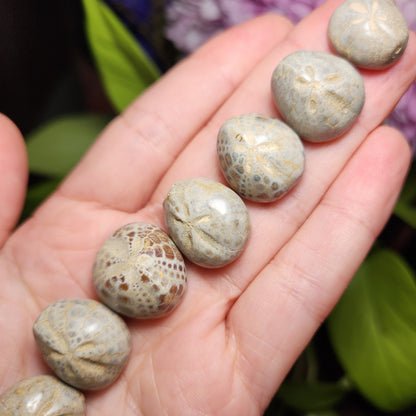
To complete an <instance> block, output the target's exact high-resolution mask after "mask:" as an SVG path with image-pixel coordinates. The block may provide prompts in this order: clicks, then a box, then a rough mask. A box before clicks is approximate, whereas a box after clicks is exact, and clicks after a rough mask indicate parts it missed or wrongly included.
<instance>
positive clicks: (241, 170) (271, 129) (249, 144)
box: [217, 113, 305, 202]
mask: <svg viewBox="0 0 416 416" xmlns="http://www.w3.org/2000/svg"><path fill="white" fill-rule="evenodd" d="M217 152H218V158H219V163H220V167H221V170H222V173H223V174H224V176H225V178H226V179H227V182H228V183H229V184H230V186H231V187H232V188H233V189H234V190H235V191H236V192H237V193H238V194H239V195H241V196H242V197H244V198H246V199H249V200H252V201H256V202H272V201H275V200H277V199H279V198H281V197H282V196H283V195H284V194H286V193H287V192H288V191H289V190H290V189H291V188H292V187H293V186H294V185H295V183H296V182H297V181H298V180H299V178H300V177H301V176H302V174H303V170H304V166H305V154H304V151H303V144H302V141H301V140H300V138H299V136H298V135H297V134H296V133H295V132H294V131H293V130H292V129H291V128H290V127H289V126H287V125H286V124H285V123H283V122H281V121H280V120H278V119H274V118H270V117H265V116H262V115H259V114H253V113H252V114H243V115H240V116H237V117H233V118H231V119H229V120H227V121H226V122H225V123H224V124H223V125H222V127H221V128H220V131H219V133H218V140H217Z"/></svg>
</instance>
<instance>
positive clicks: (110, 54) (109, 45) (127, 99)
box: [83, 0, 160, 112]
mask: <svg viewBox="0 0 416 416" xmlns="http://www.w3.org/2000/svg"><path fill="white" fill-rule="evenodd" d="M83 4H84V9H85V16H86V30H87V36H88V40H89V44H90V48H91V51H92V54H93V56H94V58H95V61H96V64H97V68H98V71H99V73H100V76H101V79H102V81H103V84H104V88H105V90H106V92H107V95H108V97H109V98H110V100H111V102H112V104H113V106H114V108H115V109H116V111H118V112H121V111H122V110H124V108H125V107H127V105H128V104H130V103H131V102H132V101H133V100H134V98H136V97H137V96H138V95H139V94H140V93H141V92H142V91H143V90H144V89H145V88H146V87H148V86H149V85H150V84H151V83H153V82H154V81H155V80H156V79H157V78H158V77H159V76H160V71H159V70H158V68H157V67H156V66H155V64H154V63H153V62H152V61H151V60H150V59H149V57H148V56H147V54H146V53H145V52H144V51H143V49H142V48H141V46H140V44H139V42H137V41H136V39H135V38H134V37H133V36H132V35H131V33H130V32H129V31H128V30H127V29H126V27H125V26H124V25H123V24H122V23H121V22H120V21H119V19H118V18H117V16H116V15H115V14H114V13H113V12H112V10H111V9H110V8H109V7H108V6H107V5H106V4H104V3H103V2H101V1H100V0H84V1H83Z"/></svg>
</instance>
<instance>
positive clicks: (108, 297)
mask: <svg viewBox="0 0 416 416" xmlns="http://www.w3.org/2000/svg"><path fill="white" fill-rule="evenodd" d="M93 278H94V285H95V288H96V290H97V293H98V295H99V297H100V298H101V300H102V301H103V302H104V303H105V304H106V305H107V306H109V307H110V308H111V309H113V310H115V311H117V312H119V313H121V314H123V315H126V316H129V317H132V318H138V319H143V318H159V317H162V316H165V315H167V314H168V313H170V312H172V311H173V309H175V307H176V306H177V305H178V304H179V302H180V301H181V299H182V297H183V295H184V294H185V291H186V289H187V276H186V268H185V262H184V260H183V257H182V255H181V253H180V252H179V250H178V249H177V247H176V246H175V244H174V243H173V241H172V240H171V239H170V238H169V236H168V235H167V234H166V233H165V232H164V231H163V230H162V229H161V228H159V227H157V226H156V225H152V224H146V223H141V222H137V223H131V224H127V225H124V226H123V227H121V228H119V229H118V230H117V231H115V232H114V233H113V234H112V235H111V236H110V237H109V238H108V239H107V240H106V241H105V243H104V244H103V245H102V247H101V248H100V249H99V251H98V253H97V256H96V259H95V263H94V268H93Z"/></svg>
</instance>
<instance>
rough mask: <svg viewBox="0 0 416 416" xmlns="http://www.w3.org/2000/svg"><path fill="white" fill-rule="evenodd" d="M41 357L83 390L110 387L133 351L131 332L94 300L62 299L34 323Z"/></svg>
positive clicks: (118, 318) (116, 316)
mask: <svg viewBox="0 0 416 416" xmlns="http://www.w3.org/2000/svg"><path fill="white" fill-rule="evenodd" d="M33 333H34V335H35V339H36V342H37V344H38V347H39V349H40V351H41V354H42V357H43V358H44V360H45V361H46V363H47V364H48V365H49V367H51V369H52V370H53V371H54V373H55V374H56V375H57V376H58V377H59V378H60V379H61V380H63V381H65V382H66V383H68V384H70V385H71V386H74V387H76V388H79V389H81V390H83V389H85V390H98V389H102V388H104V387H107V386H108V385H110V384H111V383H112V382H114V381H115V380H116V378H117V377H118V376H119V374H120V373H121V371H122V369H123V368H124V365H125V364H126V362H127V359H128V356H129V353H130V348H131V345H130V333H129V330H128V328H127V325H126V324H125V323H124V321H123V320H122V319H121V318H120V317H119V316H118V315H117V314H115V313H114V312H113V311H111V310H110V309H108V308H107V307H106V306H104V305H102V304H101V303H99V302H96V301H94V300H91V299H61V300H58V301H57V302H55V303H52V304H51V305H49V306H48V307H47V308H46V309H44V310H43V311H42V313H41V314H40V315H39V317H38V319H37V320H36V322H35V324H34V325H33Z"/></svg>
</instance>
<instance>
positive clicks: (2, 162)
mask: <svg viewBox="0 0 416 416" xmlns="http://www.w3.org/2000/svg"><path fill="white" fill-rule="evenodd" d="M27 178H28V163H27V155H26V147H25V143H24V140H23V137H22V135H21V133H20V131H19V129H18V128H17V127H16V126H15V124H13V122H12V121H11V120H10V119H9V118H7V117H6V116H5V115H3V114H0V247H2V246H3V245H4V243H5V242H6V240H7V238H8V237H9V235H10V233H11V232H12V230H13V228H14V227H15V225H16V223H17V221H18V220H19V216H20V214H21V211H22V207H23V203H24V200H25V194H26V186H27Z"/></svg>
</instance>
